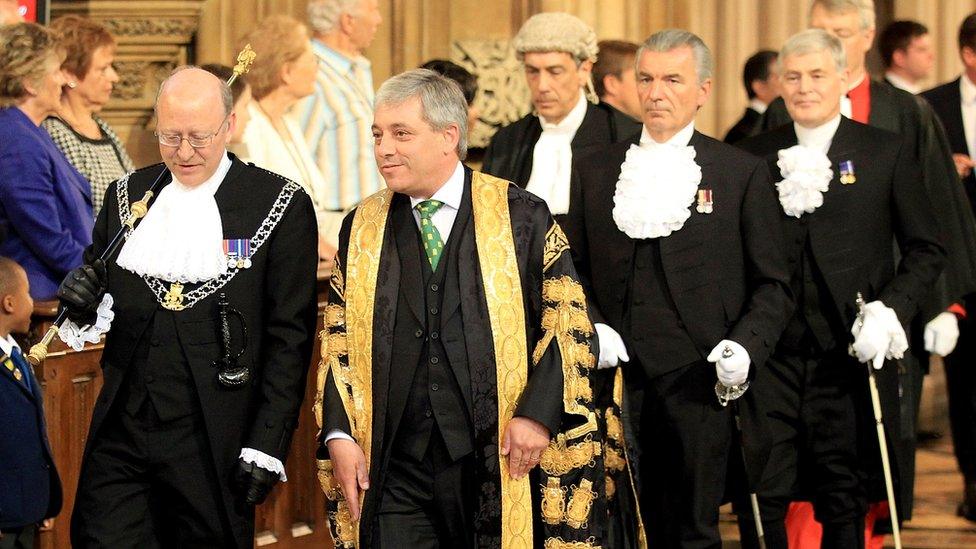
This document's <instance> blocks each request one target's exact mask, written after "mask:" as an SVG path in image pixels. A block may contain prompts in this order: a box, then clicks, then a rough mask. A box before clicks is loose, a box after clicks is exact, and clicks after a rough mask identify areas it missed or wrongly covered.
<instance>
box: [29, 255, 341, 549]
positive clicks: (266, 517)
mask: <svg viewBox="0 0 976 549" xmlns="http://www.w3.org/2000/svg"><path fill="white" fill-rule="evenodd" d="M320 274H321V276H320V280H323V281H325V282H324V283H320V285H319V295H320V303H319V315H318V325H317V328H316V331H315V333H316V334H317V333H319V331H320V330H322V328H323V315H322V311H323V310H324V308H325V298H324V296H325V293H326V289H327V286H326V285H327V283H328V282H327V281H328V276H327V274H328V273H327V272H323V273H320ZM56 312H57V311H56V304H55V303H39V304H37V306H36V307H35V315H34V320H33V323H32V327H31V332H30V336H29V340H30V342H31V343H33V342H36V341H37V340H39V339H40V337H41V336H42V335H43V334H44V331H45V330H46V329H47V327H48V326H49V325H50V322H51V320H52V319H53V318H54V315H55V314H56ZM102 348H103V345H102V344H98V345H89V346H87V347H85V349H83V350H82V351H80V352H75V351H72V350H71V349H68V348H66V347H65V345H64V344H62V343H61V342H60V340H55V342H54V343H52V345H51V348H50V354H49V355H48V358H47V360H46V361H45V362H44V363H43V364H42V365H41V366H39V367H38V369H37V374H38V379H40V380H41V383H42V386H43V388H44V410H45V414H46V416H47V427H48V437H49V438H50V440H51V449H52V451H53V452H54V461H55V463H56V465H57V467H58V472H59V473H60V475H61V481H62V483H63V485H64V508H63V509H62V511H61V514H60V515H59V516H58V517H57V519H56V520H55V524H54V528H53V529H52V530H50V531H46V532H42V533H41V535H40V538H39V544H38V547H40V549H60V548H64V547H70V541H69V531H70V520H71V511H72V509H73V506H74V500H75V491H76V490H77V487H78V473H79V470H80V468H81V458H82V453H83V452H84V448H85V442H86V440H87V438H88V426H89V422H90V421H91V415H92V410H93V409H94V406H95V400H96V399H97V398H98V393H99V391H100V390H101V387H102V376H101V367H100V366H99V362H100V360H101V356H102ZM319 353H320V347H319V342H318V339H317V338H316V342H315V347H314V349H313V353H312V360H311V363H310V364H309V376H308V383H307V385H306V388H305V400H304V402H303V403H302V408H301V415H300V416H299V420H298V428H297V429H296V431H295V435H294V437H293V439H292V443H291V450H290V451H289V454H288V460H287V463H286V465H285V472H286V473H287V475H288V482H286V483H283V484H279V485H278V486H276V487H275V489H274V490H273V491H272V493H271V495H270V496H269V497H268V500H267V501H266V502H265V503H264V504H263V505H261V506H260V507H258V508H257V512H256V514H255V546H256V547H272V548H275V549H279V548H280V549H299V548H315V549H322V548H325V549H328V548H331V547H332V540H331V537H330V536H329V532H328V528H327V526H326V522H325V517H326V514H325V497H324V495H323V494H322V490H321V488H320V487H319V483H318V479H317V478H316V467H315V447H316V435H317V432H318V428H317V426H316V423H315V420H314V418H313V417H312V402H313V400H314V397H315V380H316V375H315V373H316V371H317V368H318V362H319Z"/></svg>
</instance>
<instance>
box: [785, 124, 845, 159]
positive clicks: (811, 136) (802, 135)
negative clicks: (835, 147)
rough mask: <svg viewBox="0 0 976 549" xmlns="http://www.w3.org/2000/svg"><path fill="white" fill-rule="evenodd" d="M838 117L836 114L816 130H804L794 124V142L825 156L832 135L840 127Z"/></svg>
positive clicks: (831, 140)
mask: <svg viewBox="0 0 976 549" xmlns="http://www.w3.org/2000/svg"><path fill="white" fill-rule="evenodd" d="M840 116H841V115H840V114H838V115H837V116H835V117H833V118H831V119H830V120H829V121H827V122H824V123H823V124H821V125H819V126H817V127H816V128H804V127H803V126H801V125H799V124H797V123H796V122H794V123H793V131H795V132H796V140H797V141H799V142H800V145H803V146H804V147H810V148H811V149H816V150H818V151H820V152H822V153H824V154H827V151H829V150H830V144H831V143H832V142H833V141H834V134H835V133H837V128H839V127H840Z"/></svg>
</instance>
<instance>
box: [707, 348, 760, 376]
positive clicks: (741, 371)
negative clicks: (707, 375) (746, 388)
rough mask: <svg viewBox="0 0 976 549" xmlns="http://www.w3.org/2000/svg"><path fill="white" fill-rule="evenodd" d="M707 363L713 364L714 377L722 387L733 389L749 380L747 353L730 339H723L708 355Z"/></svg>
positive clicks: (750, 361) (749, 362) (749, 360)
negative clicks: (716, 377) (715, 376)
mask: <svg viewBox="0 0 976 549" xmlns="http://www.w3.org/2000/svg"><path fill="white" fill-rule="evenodd" d="M706 360H708V361H709V362H714V363H715V375H717V376H718V380H719V382H720V383H721V384H722V385H725V386H726V387H735V386H736V385H742V384H743V383H745V382H746V380H747V379H749V364H751V363H752V360H751V359H750V358H749V352H748V351H746V348H745V347H743V346H742V345H739V344H738V343H736V342H734V341H732V340H731V339H723V340H722V341H719V342H718V345H716V346H715V348H714V349H712V352H710V353H708V358H707V359H706Z"/></svg>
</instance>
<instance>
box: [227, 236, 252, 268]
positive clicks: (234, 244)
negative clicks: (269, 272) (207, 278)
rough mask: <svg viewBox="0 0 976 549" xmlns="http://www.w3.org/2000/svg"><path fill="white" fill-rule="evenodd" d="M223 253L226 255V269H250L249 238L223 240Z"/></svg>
mask: <svg viewBox="0 0 976 549" xmlns="http://www.w3.org/2000/svg"><path fill="white" fill-rule="evenodd" d="M224 255H226V256H227V268H228V269H250V268H251V240H250V239H249V238H230V239H227V240H224Z"/></svg>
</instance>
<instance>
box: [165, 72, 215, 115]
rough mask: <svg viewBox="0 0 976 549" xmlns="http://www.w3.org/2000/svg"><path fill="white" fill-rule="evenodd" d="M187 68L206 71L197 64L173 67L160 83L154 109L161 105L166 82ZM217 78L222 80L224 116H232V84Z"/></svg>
mask: <svg viewBox="0 0 976 549" xmlns="http://www.w3.org/2000/svg"><path fill="white" fill-rule="evenodd" d="M187 69H200V70H202V71H206V69H202V68H200V67H198V66H196V65H181V66H179V67H176V68H175V69H173V72H171V73H169V76H167V77H166V79H165V80H163V81H162V82H161V83H160V84H159V89H158V90H156V99H155V100H154V101H153V110H156V108H157V107H158V106H159V96H161V95H163V88H164V87H166V83H167V82H169V79H170V78H172V77H173V76H174V75H175V74H176V73H179V72H183V71H185V70H187ZM206 72H210V71H206ZM210 74H213V73H210ZM215 78H216V76H215ZM217 80H218V81H219V82H220V102H221V103H223V105H224V116H230V113H231V112H232V111H233V110H234V94H233V93H232V92H231V89H230V86H228V85H227V82H226V81H224V80H221V79H220V78H217Z"/></svg>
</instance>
